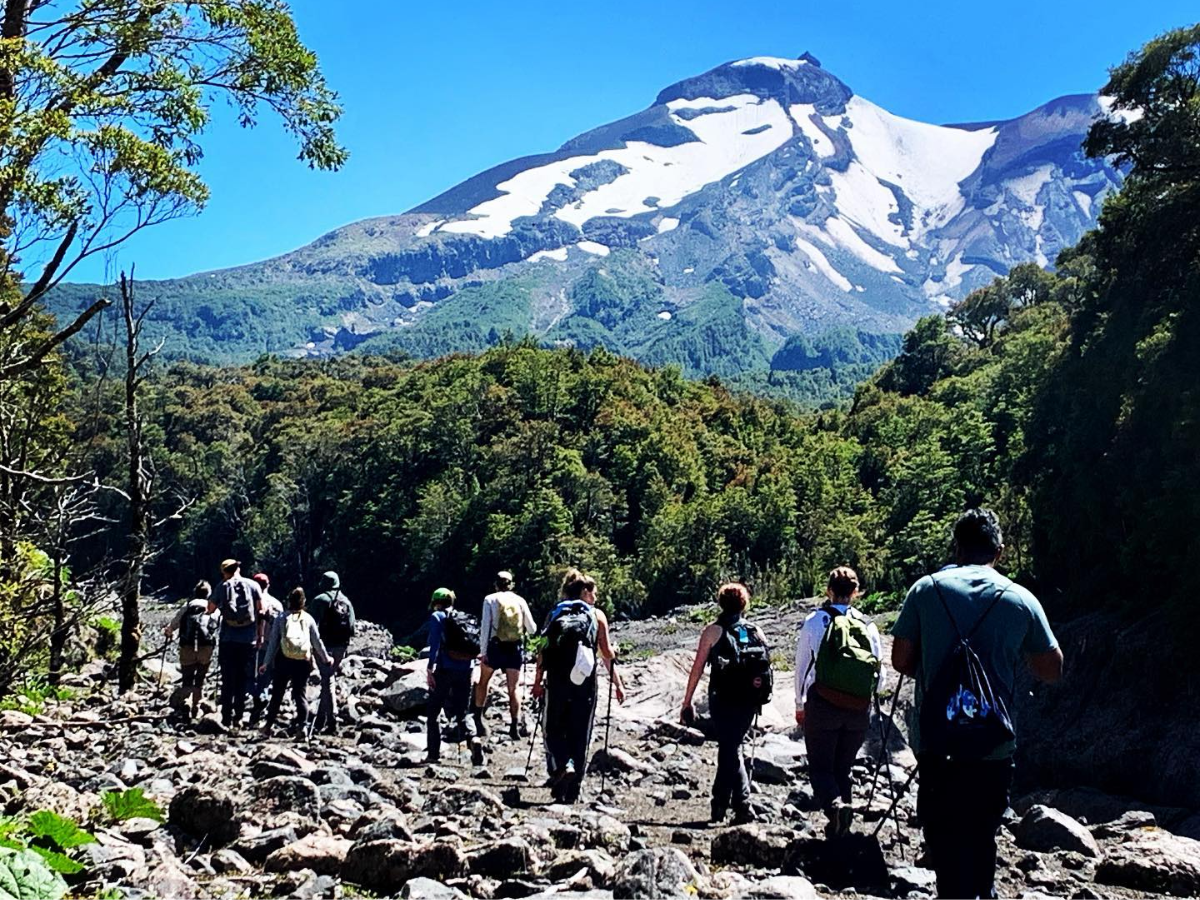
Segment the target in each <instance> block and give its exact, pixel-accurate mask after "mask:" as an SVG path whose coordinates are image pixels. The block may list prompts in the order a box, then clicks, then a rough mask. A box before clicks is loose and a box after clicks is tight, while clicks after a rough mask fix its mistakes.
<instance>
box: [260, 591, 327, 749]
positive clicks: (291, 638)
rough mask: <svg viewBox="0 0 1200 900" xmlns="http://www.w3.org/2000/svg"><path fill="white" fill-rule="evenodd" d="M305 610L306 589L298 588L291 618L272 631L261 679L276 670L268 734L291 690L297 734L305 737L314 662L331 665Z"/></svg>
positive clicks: (290, 609) (292, 595) (290, 598)
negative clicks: (309, 681) (309, 682)
mask: <svg viewBox="0 0 1200 900" xmlns="http://www.w3.org/2000/svg"><path fill="white" fill-rule="evenodd" d="M304 606H305V596H304V588H299V587H298V588H295V589H294V590H293V591H292V592H291V593H290V594H288V612H287V615H285V616H282V617H280V618H279V619H278V620H277V621H276V622H275V627H274V628H273V629H272V630H271V635H270V640H269V641H268V643H267V652H266V656H265V657H264V658H263V662H262V665H261V666H260V667H259V670H258V671H259V674H260V675H262V674H266V673H267V672H268V671H272V669H273V670H274V673H275V674H274V679H275V680H274V684H273V687H272V690H271V705H270V706H268V707H267V720H266V722H265V724H264V725H263V733H264V734H270V732H271V729H272V728H274V727H275V720H276V719H277V718H279V708H280V707H281V706H282V705H283V695H284V693H285V692H287V691H288V690H290V691H291V692H292V703H293V704H294V705H295V707H296V718H295V724H294V725H293V727H292V731H293V734H295V735H296V736H300V735H302V734H303V733H304V729H305V727H306V726H307V725H308V678H309V676H310V675H311V674H312V667H313V658H314V657H315V658H316V660H317V662H318V663H328V662H329V653H328V651H327V649H326V647H325V644H324V643H323V642H322V641H321V633H320V632H319V631H318V630H317V623H316V621H315V620H314V619H313V617H312V616H311V615H309V614H308V613H307V612H305V610H304ZM277 654H278V655H277Z"/></svg>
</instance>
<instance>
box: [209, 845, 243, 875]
mask: <svg viewBox="0 0 1200 900" xmlns="http://www.w3.org/2000/svg"><path fill="white" fill-rule="evenodd" d="M209 864H210V865H211V866H212V867H213V871H214V872H216V873H217V874H219V875H249V874H251V873H252V872H253V871H254V866H252V865H250V861H249V860H247V859H246V857H244V856H242V854H240V853H238V852H237V851H236V850H230V849H229V848H228V847H223V848H222V849H220V850H218V851H217V852H216V853H214V854H213V855H212V859H211V860H209Z"/></svg>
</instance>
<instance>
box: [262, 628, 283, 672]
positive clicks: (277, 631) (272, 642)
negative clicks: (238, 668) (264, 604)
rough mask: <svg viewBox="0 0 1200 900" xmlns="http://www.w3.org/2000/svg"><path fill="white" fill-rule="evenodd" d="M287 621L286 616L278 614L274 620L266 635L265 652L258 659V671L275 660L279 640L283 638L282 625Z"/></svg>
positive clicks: (269, 665) (268, 666)
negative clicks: (269, 631)
mask: <svg viewBox="0 0 1200 900" xmlns="http://www.w3.org/2000/svg"><path fill="white" fill-rule="evenodd" d="M286 621H287V616H280V617H279V618H277V619H276V620H275V624H274V626H273V627H272V628H271V633H270V634H269V635H268V636H267V652H266V654H265V655H264V656H263V658H262V659H261V660H259V665H258V671H259V673H260V674H261V673H263V672H265V671H266V670H267V669H269V668H270V667H271V663H273V662H274V661H275V654H276V653H278V652H279V642H280V641H281V640H282V639H283V625H284V622H286Z"/></svg>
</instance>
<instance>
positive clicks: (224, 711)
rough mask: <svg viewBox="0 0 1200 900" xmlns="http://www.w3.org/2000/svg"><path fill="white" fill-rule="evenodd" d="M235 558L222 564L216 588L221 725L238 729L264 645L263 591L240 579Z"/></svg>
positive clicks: (241, 577)
mask: <svg viewBox="0 0 1200 900" xmlns="http://www.w3.org/2000/svg"><path fill="white" fill-rule="evenodd" d="M241 569H242V564H241V563H240V562H238V561H237V560H236V559H227V560H224V561H223V562H222V563H221V577H222V579H223V580H222V582H221V584H220V585H219V586H218V587H217V595H216V596H217V607H218V608H219V609H220V610H221V641H220V665H221V724H222V725H224V726H225V727H226V728H240V727H241V724H242V713H244V712H245V710H246V694H247V693H248V692H249V691H250V685H251V682H252V681H253V679H254V671H255V669H256V668H257V665H256V662H257V655H258V651H259V649H260V648H261V647H262V644H263V636H264V635H263V611H262V590H261V589H260V588H259V586H258V584H257V583H255V582H254V581H251V580H250V579H249V578H245V577H243V576H242V572H241Z"/></svg>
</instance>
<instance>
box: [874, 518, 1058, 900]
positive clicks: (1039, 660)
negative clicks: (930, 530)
mask: <svg viewBox="0 0 1200 900" xmlns="http://www.w3.org/2000/svg"><path fill="white" fill-rule="evenodd" d="M1003 551H1004V543H1003V537H1002V534H1001V531H1000V522H999V520H998V519H997V517H996V515H995V513H993V512H991V511H990V510H986V509H972V510H969V511H967V512H966V513H965V514H964V515H963V516H962V517H961V518H960V519H959V520H958V521H957V522H956V523H955V525H954V556H955V565H954V566H953V567H950V568H946V569H943V570H942V571H940V572H937V573H935V574H933V575H927V576H925V577H924V578H922V579H920V580H919V581H917V582H916V583H915V584H914V585H913V586H912V587H911V588H910V589H909V592H908V595H907V596H906V597H905V599H904V606H903V608H902V609H901V610H900V617H899V618H898V619H897V620H896V624H895V625H894V626H893V628H892V634H893V635H894V637H895V641H894V643H893V644H892V666H893V667H894V668H895V669H896V671H897V672H900V673H901V674H903V675H908V676H911V677H912V678H913V681H914V683H915V685H916V695H915V704H916V709H915V716H914V721H913V723H912V729H911V733H910V735H909V738H910V743H911V744H912V746H913V749H914V750H915V751H916V754H917V774H918V777H919V778H920V787H919V789H918V791H917V818H918V820H919V821H920V822H921V827H922V828H923V829H924V832H925V846H926V849H927V850H928V853H929V858H930V861H931V863H932V865H933V870H934V872H935V873H936V874H937V890H938V896H940V897H995V896H996V892H995V876H996V832H997V830H998V829H999V827H1000V822H1001V819H1002V817H1003V815H1004V811H1005V809H1007V807H1008V792H1009V787H1010V784H1011V782H1012V774H1013V759H1012V757H1013V751H1014V749H1015V741H1014V733H1013V730H1012V725H1011V719H1010V718H1009V715H1010V713H1009V710H1011V709H1012V701H1013V698H1014V684H1015V681H1016V677H1017V667H1018V665H1019V664H1020V663H1021V660H1022V658H1024V660H1025V662H1026V664H1027V665H1028V666H1029V668H1030V670H1031V672H1032V673H1033V676H1034V677H1035V678H1037V679H1039V680H1041V681H1045V682H1054V681H1057V680H1058V679H1059V677H1061V675H1062V665H1063V656H1062V651H1061V650H1060V649H1059V647H1058V641H1057V640H1056V639H1055V637H1054V633H1053V632H1052V631H1051V630H1050V624H1049V623H1048V622H1047V621H1046V614H1045V613H1044V612H1043V611H1042V606H1041V604H1040V603H1039V602H1038V600H1037V598H1036V597H1034V596H1033V594H1031V593H1030V592H1029V591H1027V590H1026V589H1025V588H1023V587H1021V586H1020V585H1018V584H1015V583H1014V582H1012V581H1010V580H1009V579H1008V578H1005V577H1004V576H1003V575H1001V574H1000V573H999V572H997V571H996V569H995V565H996V561H997V560H998V559H999V558H1000V555H1001V553H1003ZM964 700H966V701H968V702H966V703H964V702H963V701H964Z"/></svg>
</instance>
